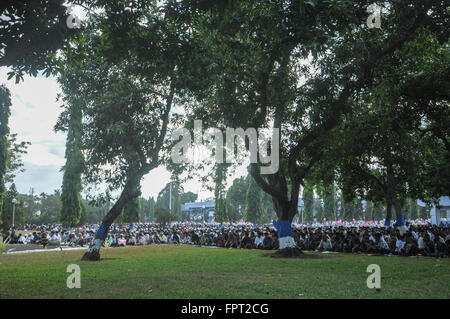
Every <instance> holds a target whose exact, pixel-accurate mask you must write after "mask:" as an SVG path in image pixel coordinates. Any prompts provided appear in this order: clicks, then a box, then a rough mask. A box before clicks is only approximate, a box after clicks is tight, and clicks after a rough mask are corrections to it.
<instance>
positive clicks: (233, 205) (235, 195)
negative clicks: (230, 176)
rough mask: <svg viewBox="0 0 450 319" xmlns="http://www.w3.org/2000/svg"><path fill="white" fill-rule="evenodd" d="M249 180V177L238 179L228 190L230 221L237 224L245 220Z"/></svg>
mask: <svg viewBox="0 0 450 319" xmlns="http://www.w3.org/2000/svg"><path fill="white" fill-rule="evenodd" d="M249 179H250V177H249V176H247V177H242V176H241V177H239V178H236V179H235V180H234V181H233V183H232V184H231V186H230V187H229V188H228V191H227V195H226V203H227V218H228V221H232V222H236V221H239V220H241V219H242V218H243V213H244V208H245V197H246V194H247V190H248V185H249Z"/></svg>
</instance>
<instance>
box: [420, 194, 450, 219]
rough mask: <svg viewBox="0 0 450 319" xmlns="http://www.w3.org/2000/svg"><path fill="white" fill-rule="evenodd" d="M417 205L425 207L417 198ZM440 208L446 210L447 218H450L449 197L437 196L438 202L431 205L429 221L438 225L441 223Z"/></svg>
mask: <svg viewBox="0 0 450 319" xmlns="http://www.w3.org/2000/svg"><path fill="white" fill-rule="evenodd" d="M417 205H419V206H422V207H425V206H426V204H425V203H424V202H422V201H421V200H417ZM441 210H446V211H447V220H450V198H449V197H448V196H443V197H441V198H439V204H438V205H433V206H432V208H431V223H432V224H433V225H439V224H440V223H441Z"/></svg>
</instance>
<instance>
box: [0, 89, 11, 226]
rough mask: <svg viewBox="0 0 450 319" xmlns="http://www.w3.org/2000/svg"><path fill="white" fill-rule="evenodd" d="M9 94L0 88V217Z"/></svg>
mask: <svg viewBox="0 0 450 319" xmlns="http://www.w3.org/2000/svg"><path fill="white" fill-rule="evenodd" d="M10 107H11V94H10V92H9V90H8V88H7V87H5V86H4V85H1V86H0V216H2V209H3V195H4V193H5V177H6V176H5V175H6V169H7V159H8V146H9V143H8V135H9V126H8V122H9V116H10V114H11V110H10ZM0 220H1V218H0Z"/></svg>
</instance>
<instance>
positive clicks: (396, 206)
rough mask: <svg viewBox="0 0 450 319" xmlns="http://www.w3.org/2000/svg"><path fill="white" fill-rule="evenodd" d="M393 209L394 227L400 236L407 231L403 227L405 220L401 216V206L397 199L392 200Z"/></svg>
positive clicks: (404, 226)
mask: <svg viewBox="0 0 450 319" xmlns="http://www.w3.org/2000/svg"><path fill="white" fill-rule="evenodd" d="M394 209H395V216H396V223H395V225H396V226H397V227H398V229H399V231H400V235H403V234H404V233H405V232H406V231H407V230H408V229H407V228H406V225H405V218H404V217H403V214H402V205H401V203H400V201H399V200H398V198H394Z"/></svg>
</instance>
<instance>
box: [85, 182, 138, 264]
mask: <svg viewBox="0 0 450 319" xmlns="http://www.w3.org/2000/svg"><path fill="white" fill-rule="evenodd" d="M139 181H140V178H136V177H133V178H130V180H129V181H128V182H127V184H126V185H125V187H124V189H123V190H122V193H121V194H120V197H119V199H118V200H117V202H116V203H115V204H114V205H113V207H112V208H111V209H110V211H109V212H108V214H106V216H105V217H104V218H103V220H102V223H101V225H100V227H99V229H98V230H97V233H96V234H95V238H94V240H93V241H92V243H91V245H90V246H89V248H88V250H87V251H86V252H85V253H84V255H83V257H82V258H81V260H90V261H97V260H100V248H101V247H102V245H103V242H104V241H105V239H106V235H107V234H108V231H109V227H110V226H111V224H112V223H113V222H114V220H116V218H117V217H119V215H120V213H121V212H122V209H123V208H124V206H125V204H126V203H127V202H128V201H129V200H131V199H133V198H136V197H138V196H139V195H140V191H139Z"/></svg>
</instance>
